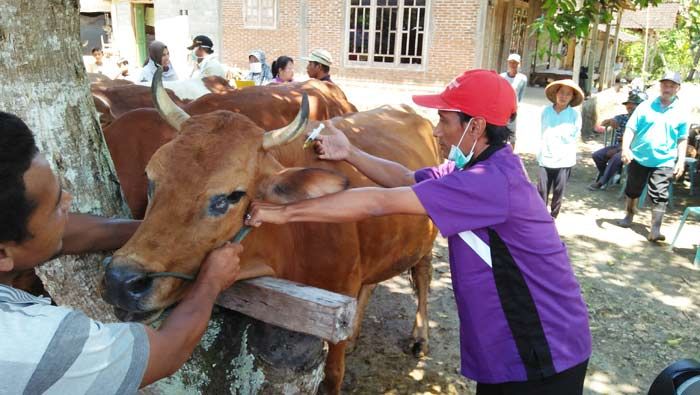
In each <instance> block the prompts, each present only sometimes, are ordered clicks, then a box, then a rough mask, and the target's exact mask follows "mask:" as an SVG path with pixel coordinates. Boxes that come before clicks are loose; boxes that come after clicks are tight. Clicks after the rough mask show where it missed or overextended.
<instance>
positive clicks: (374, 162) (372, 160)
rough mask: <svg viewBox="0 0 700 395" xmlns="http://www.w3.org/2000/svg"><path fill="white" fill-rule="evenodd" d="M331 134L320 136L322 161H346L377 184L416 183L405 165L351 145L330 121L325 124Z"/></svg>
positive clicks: (317, 144) (390, 186) (400, 184)
mask: <svg viewBox="0 0 700 395" xmlns="http://www.w3.org/2000/svg"><path fill="white" fill-rule="evenodd" d="M325 125H326V129H327V130H328V133H329V134H322V135H320V136H318V138H317V142H316V151H317V152H318V154H319V158H320V159H326V160H345V161H347V162H348V163H350V164H351V165H353V166H355V167H356V168H357V169H358V170H359V171H360V172H361V173H362V174H364V175H365V176H367V177H368V178H369V179H371V180H372V181H374V182H375V183H377V184H379V185H381V186H383V187H387V188H395V187H402V186H410V185H413V184H414V183H415V178H414V174H413V173H414V172H413V171H412V170H410V169H408V168H407V167H405V166H404V165H402V164H400V163H396V162H392V161H390V160H386V159H382V158H378V157H376V156H373V155H370V154H368V153H366V152H364V151H362V150H361V149H359V148H357V147H355V146H354V145H352V144H351V143H350V140H348V138H347V137H346V136H345V134H344V133H343V132H341V131H340V130H338V129H337V128H336V127H335V126H333V124H332V123H331V122H330V121H326V122H325Z"/></svg>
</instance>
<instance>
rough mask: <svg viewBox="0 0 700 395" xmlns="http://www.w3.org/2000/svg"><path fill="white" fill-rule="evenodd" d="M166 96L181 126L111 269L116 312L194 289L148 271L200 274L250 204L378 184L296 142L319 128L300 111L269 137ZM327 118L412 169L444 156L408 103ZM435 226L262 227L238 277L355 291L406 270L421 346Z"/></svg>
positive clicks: (399, 222) (237, 119)
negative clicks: (414, 298) (184, 108)
mask: <svg viewBox="0 0 700 395" xmlns="http://www.w3.org/2000/svg"><path fill="white" fill-rule="evenodd" d="M157 83H158V79H156V84H157ZM159 92H160V93H159V94H158V102H159V106H160V108H159V109H160V110H161V112H162V113H163V114H164V117H165V118H167V119H168V120H169V123H170V124H171V125H173V127H174V128H175V129H177V130H180V132H179V134H178V135H177V136H176V137H175V139H173V140H172V141H171V142H170V143H168V144H166V145H164V146H163V147H161V148H160V149H159V150H158V151H157V152H156V153H155V154H154V155H153V157H152V159H151V161H150V162H149V164H148V168H147V172H148V177H149V180H150V182H151V189H150V191H149V192H150V193H149V196H150V201H149V205H148V209H147V212H146V217H145V219H144V222H143V223H142V225H141V226H140V227H139V229H138V230H137V232H136V233H135V234H134V236H133V237H132V238H131V240H129V241H128V242H127V244H125V245H124V247H122V248H121V249H120V250H118V251H117V252H115V254H114V256H113V257H112V258H111V261H110V262H109V264H108V266H107V269H106V272H105V277H104V291H103V296H104V298H105V300H106V301H107V302H109V303H111V304H113V305H114V306H115V310H116V311H117V313H118V315H120V316H121V317H125V316H126V317H129V318H137V319H139V318H141V319H146V318H149V317H152V316H153V315H154V314H158V312H159V311H161V310H162V309H164V308H166V307H168V306H170V305H171V304H173V303H175V302H177V300H179V299H180V298H181V296H182V295H183V293H184V292H185V291H186V290H187V287H188V284H187V283H185V282H184V281H183V280H180V279H178V278H174V277H158V278H155V277H154V276H153V275H152V274H153V273H156V272H176V273H185V274H194V273H196V272H197V269H198V266H199V263H200V262H201V261H202V259H203V258H204V256H205V255H206V254H207V252H208V251H210V250H211V249H213V248H215V247H217V246H219V245H221V244H222V243H224V242H225V241H226V240H228V239H229V238H231V236H232V235H233V234H234V233H236V231H237V230H238V229H240V228H241V227H242V226H243V216H244V214H245V212H246V210H247V206H248V203H249V202H250V201H251V199H254V198H255V199H265V200H268V201H275V202H290V201H295V200H299V199H306V198H310V197H316V196H320V195H324V194H328V193H333V192H336V191H339V190H342V189H343V188H345V187H347V186H348V185H349V186H350V187H362V186H371V185H374V184H373V183H372V182H371V181H370V180H369V179H367V178H366V177H364V176H363V175H362V174H360V173H359V172H358V171H357V170H355V169H354V168H353V167H351V166H350V165H348V164H347V163H344V162H343V163H339V162H325V161H320V160H318V159H317V158H316V156H315V154H314V153H313V152H311V150H304V149H302V143H303V141H302V140H303V139H301V138H298V137H299V136H301V135H303V134H305V133H306V132H308V131H309V130H310V129H311V128H314V127H315V126H317V125H318V123H317V122H312V123H311V124H310V125H308V127H305V126H304V124H305V122H304V120H303V118H304V117H305V115H307V114H304V113H305V112H307V111H305V108H304V106H302V111H301V112H300V116H299V117H297V119H295V121H294V122H293V123H292V124H291V125H289V126H286V127H283V128H282V129H279V130H275V131H270V132H264V131H263V130H262V129H261V128H259V127H258V126H257V125H255V124H254V123H253V122H251V121H250V120H249V119H248V118H247V117H245V116H242V115H240V114H235V113H232V112H229V111H214V112H211V113H208V114H203V115H198V116H193V117H191V118H190V117H189V115H187V114H186V113H184V112H183V111H182V110H181V109H180V108H178V107H177V106H176V105H175V104H173V103H172V102H169V101H168V96H167V95H166V94H165V93H164V92H163V91H162V88H161V90H160V91H159ZM332 122H333V124H334V125H335V126H336V127H338V128H339V129H341V130H343V131H344V132H345V133H346V134H347V135H348V138H349V139H350V140H351V141H352V143H353V144H355V145H356V146H358V147H359V148H361V149H362V150H364V151H366V152H369V153H371V154H374V155H380V156H382V157H385V158H387V159H389V160H394V161H398V162H400V163H402V164H404V165H405V166H407V167H408V168H411V169H417V168H420V167H424V166H434V165H436V164H437V163H438V162H439V154H438V148H437V145H436V143H435V140H434V139H433V137H432V135H431V131H432V126H431V124H430V123H429V122H428V121H427V120H425V119H424V118H422V117H420V116H418V115H416V114H415V113H414V112H413V111H411V110H410V109H408V108H407V107H406V108H391V107H382V108H379V109H375V110H372V111H367V112H362V113H355V114H349V115H345V116H342V117H336V118H334V119H333V121H332ZM281 163H282V164H281ZM284 163H287V164H288V165H290V166H292V165H293V166H296V167H291V168H290V167H285V166H284V165H283V164H284ZM436 233H437V232H436V229H435V227H434V226H433V225H432V223H431V222H430V220H429V219H428V218H427V217H425V216H406V215H396V216H387V217H377V218H372V219H368V220H365V221H360V222H357V223H347V224H323V223H293V224H286V225H265V226H263V227H261V228H259V229H255V230H254V231H253V232H252V233H251V235H250V236H249V237H248V238H247V239H246V240H244V242H243V244H244V246H245V251H244V253H243V255H242V257H241V262H242V271H241V277H240V279H245V278H252V277H257V276H261V275H274V276H277V277H281V278H285V279H289V280H292V281H298V282H301V283H305V284H308V285H311V286H316V287H320V288H325V289H328V290H331V291H334V292H339V293H343V294H346V295H350V296H354V297H357V296H358V295H359V294H360V292H361V289H362V288H363V287H367V286H372V285H373V284H376V283H378V282H380V281H384V280H386V279H389V278H391V277H393V276H395V275H397V274H399V273H401V272H403V271H405V270H407V269H411V271H412V275H413V278H414V283H415V284H416V287H417V291H418V298H419V302H418V312H417V315H416V322H415V326H414V331H413V336H414V340H415V341H416V343H417V344H418V346H419V347H420V348H422V349H423V350H425V349H426V347H427V335H428V333H427V331H428V329H427V316H426V314H427V310H426V309H427V307H426V303H427V291H428V284H429V278H430V260H431V249H432V244H433V241H434V238H435V236H436ZM360 304H361V305H362V303H360ZM361 314H362V312H361V311H358V321H359V319H360V318H361ZM345 347H346V343H345V342H340V343H339V344H336V345H330V348H329V354H328V359H327V362H326V369H325V379H324V387H325V389H326V390H327V391H328V392H330V393H334V394H337V393H339V392H340V386H341V383H342V381H343V374H344V369H345V366H344V364H345Z"/></svg>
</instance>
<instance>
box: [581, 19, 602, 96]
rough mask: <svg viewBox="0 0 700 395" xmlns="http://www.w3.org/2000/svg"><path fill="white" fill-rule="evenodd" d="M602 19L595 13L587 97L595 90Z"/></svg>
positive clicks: (589, 55)
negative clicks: (597, 52)
mask: <svg viewBox="0 0 700 395" xmlns="http://www.w3.org/2000/svg"><path fill="white" fill-rule="evenodd" d="M598 10H600V9H598ZM599 19H600V16H599V13H598V12H596V13H595V17H594V18H593V27H592V29H591V44H590V51H589V53H588V79H587V80H586V89H584V90H585V91H586V94H587V95H590V94H591V90H592V88H593V77H595V67H594V66H595V55H596V50H597V49H598V21H599Z"/></svg>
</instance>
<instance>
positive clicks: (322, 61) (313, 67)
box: [302, 49, 333, 82]
mask: <svg viewBox="0 0 700 395" xmlns="http://www.w3.org/2000/svg"><path fill="white" fill-rule="evenodd" d="M302 59H303V60H306V61H308V62H309V64H308V65H307V66H306V73H307V74H308V75H309V78H315V79H317V80H321V81H328V82H333V81H332V80H331V65H332V64H333V57H332V56H331V53H330V52H328V51H326V50H325V49H314V50H313V51H311V53H310V54H309V56H306V57H302Z"/></svg>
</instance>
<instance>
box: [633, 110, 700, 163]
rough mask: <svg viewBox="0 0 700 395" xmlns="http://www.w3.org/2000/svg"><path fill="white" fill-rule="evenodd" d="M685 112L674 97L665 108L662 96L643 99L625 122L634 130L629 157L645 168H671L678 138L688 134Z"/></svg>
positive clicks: (686, 114) (676, 152) (675, 157)
mask: <svg viewBox="0 0 700 395" xmlns="http://www.w3.org/2000/svg"><path fill="white" fill-rule="evenodd" d="M687 116H688V113H687V111H685V110H684V108H683V106H681V105H680V104H679V103H678V97H676V98H675V99H674V100H673V102H671V104H670V105H669V106H668V107H666V108H664V107H663V106H662V105H661V98H660V97H657V98H656V99H654V100H647V101H644V102H642V103H641V104H640V105H639V106H637V108H636V109H635V110H634V112H633V113H632V115H631V116H630V119H629V121H627V130H631V131H632V133H634V138H633V139H632V144H631V145H630V149H631V150H632V157H633V158H634V160H636V161H637V163H639V164H640V165H642V166H646V167H673V166H675V164H676V159H677V157H678V141H679V140H683V139H685V138H687V137H688V121H687V120H686V119H687Z"/></svg>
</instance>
